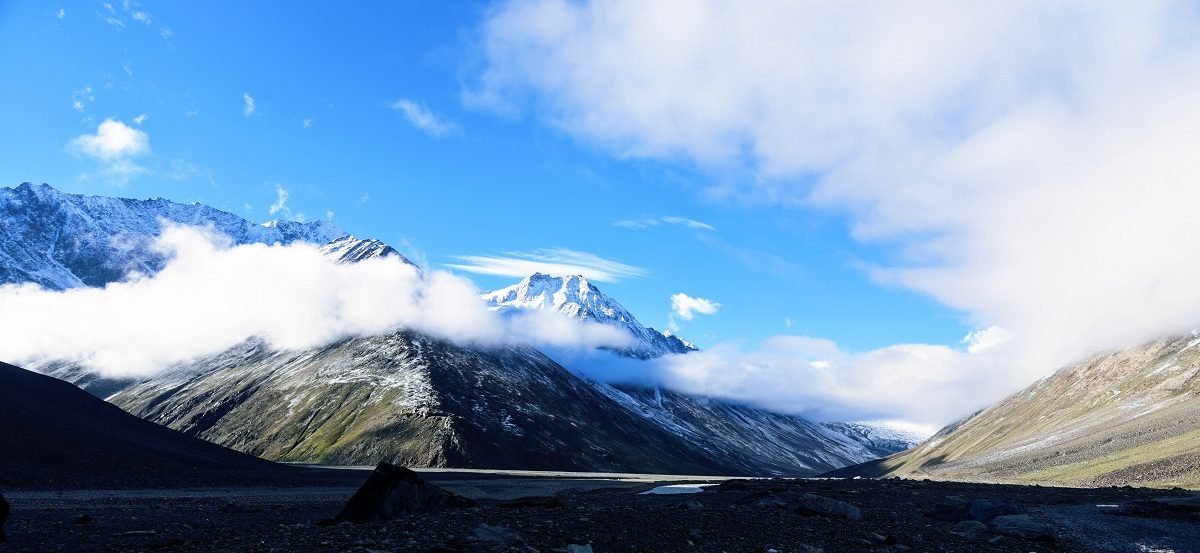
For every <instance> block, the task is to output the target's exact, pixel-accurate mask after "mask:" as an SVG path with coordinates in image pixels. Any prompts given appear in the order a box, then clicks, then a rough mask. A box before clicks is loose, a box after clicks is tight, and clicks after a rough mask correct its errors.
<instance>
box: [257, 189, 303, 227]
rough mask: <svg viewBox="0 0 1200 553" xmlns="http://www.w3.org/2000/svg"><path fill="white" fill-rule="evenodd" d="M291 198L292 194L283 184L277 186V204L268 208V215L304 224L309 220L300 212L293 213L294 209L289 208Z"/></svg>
mask: <svg viewBox="0 0 1200 553" xmlns="http://www.w3.org/2000/svg"><path fill="white" fill-rule="evenodd" d="M290 197H291V194H290V193H289V192H288V190H287V189H286V188H284V187H283V185H282V184H276V185H275V202H274V203H272V204H271V205H270V206H268V207H267V214H268V215H272V216H274V215H278V216H280V217H282V218H284V219H287V220H290V221H299V222H304V220H305V219H307V217H305V215H304V213H303V212H299V211H292V208H291V207H290V206H288V199H289V198H290Z"/></svg>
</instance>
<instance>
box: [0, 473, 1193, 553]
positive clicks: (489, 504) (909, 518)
mask: <svg viewBox="0 0 1200 553" xmlns="http://www.w3.org/2000/svg"><path fill="white" fill-rule="evenodd" d="M365 475H366V473H365V472H361V471H345V478H343V477H342V476H333V477H330V480H329V481H328V482H327V483H325V484H320V483H318V484H319V485H304V486H298V487H259V488H254V487H235V488H209V489H190V490H118V491H78V490H61V491H17V492H10V493H6V494H5V496H6V497H8V500H9V501H10V502H11V503H12V508H13V512H12V518H11V519H10V520H9V522H8V525H7V526H6V530H7V531H8V541H7V543H5V544H3V545H0V552H4V553H7V552H10V551H11V552H16V551H39V552H43V551H44V552H49V551H163V552H174V551H178V552H189V551H238V552H241V551H247V552H251V551H258V552H271V551H278V552H283V551H322V552H324V551H329V552H335V551H338V552H340V551H353V552H360V553H368V552H385V551H387V552H390V551H521V552H528V553H532V552H534V551H543V552H550V551H568V545H569V544H579V545H584V544H590V546H591V548H592V549H591V550H592V551H595V552H606V551H643V552H644V551H660V552H661V551H687V552H690V551H697V552H708V551H711V552H720V551H725V552H730V553H733V552H759V553H769V552H771V551H775V552H778V553H785V552H788V553H790V552H812V551H826V552H830V553H833V552H842V551H848V552H855V551H890V552H903V551H930V552H974V551H1004V552H1029V551H1045V552H1051V551H1054V552H1061V551H1080V552H1083V551H1088V552H1091V551H1097V552H1105V551H1109V552H1127V551H1128V552H1141V553H1147V552H1168V551H1174V552H1179V553H1185V552H1186V553H1196V552H1200V524H1197V519H1196V517H1197V516H1198V515H1197V514H1196V513H1195V512H1192V511H1182V510H1172V509H1156V508H1152V507H1153V506H1154V505H1160V506H1161V505H1166V504H1167V503H1155V502H1153V501H1151V500H1161V499H1164V498H1165V499H1166V500H1167V501H1168V502H1170V501H1176V502H1180V501H1182V502H1183V503H1185V504H1187V505H1192V504H1195V502H1196V501H1197V498H1196V496H1195V494H1194V492H1184V491H1179V490H1175V491H1167V490H1152V489H1131V488H1104V489H1069V488H1047V487H1025V486H1005V485H985V484H965V483H949V482H922V481H907V480H884V481H878V480H754V481H726V482H724V483H718V482H719V481H712V482H709V483H710V484H714V485H712V486H710V487H708V488H706V489H705V491H703V492H701V493H695V494H679V495H645V494H639V493H638V492H641V491H645V490H648V489H651V488H654V487H656V486H658V485H660V484H673V485H679V479H677V478H676V479H672V480H673V481H672V480H667V481H662V479H661V477H644V476H639V475H622V476H619V477H614V476H610V475H573V474H568V473H558V474H553V475H544V476H541V475H533V474H530V473H521V474H506V473H489V472H486V471H479V472H462V471H432V472H424V473H423V476H424V477H425V478H426V479H427V480H429V481H430V482H431V483H434V484H436V485H438V486H440V487H443V488H445V489H447V490H449V491H452V492H455V493H458V494H461V495H465V496H468V497H472V498H475V499H477V500H479V502H480V506H478V507H474V508H470V509H460V510H447V511H440V512H435V513H429V514H422V515H412V516H410V517H408V518H404V519H401V520H398V521H394V522H390V523H381V524H366V525H352V524H342V525H336V526H328V527H322V526H319V525H317V524H316V522H318V521H320V520H322V519H326V518H329V517H331V516H333V515H335V514H336V513H337V512H338V511H339V510H340V509H341V508H342V506H343V505H344V504H345V502H346V500H347V499H348V498H349V496H350V495H351V494H353V492H354V491H355V489H356V487H357V486H356V485H348V481H350V480H359V478H358V477H359V476H361V477H362V478H363V479H365ZM351 477H353V478H351ZM685 480H692V481H693V482H695V481H696V480H695V479H685ZM803 494H816V495H819V496H822V497H826V498H830V499H833V500H837V501H841V502H845V503H848V504H852V505H854V506H857V507H858V508H859V509H861V512H862V520H861V521H854V522H852V521H850V520H845V519H842V518H837V517H833V516H819V515H817V516H814V515H805V514H802V513H799V512H796V511H794V510H793V509H791V508H786V507H784V506H783V504H784V503H786V502H787V501H788V500H789V499H794V498H796V497H803ZM523 496H555V497H558V498H560V499H561V500H562V506H557V507H552V506H524V507H512V506H504V505H502V504H501V503H500V502H501V501H502V500H506V499H512V498H516V497H523ZM777 500H778V501H777ZM972 500H1015V501H1017V502H1019V503H1020V504H1021V509H1022V511H1023V513H1024V514H1025V515H1027V516H1028V517H1029V519H1031V520H1032V521H1036V522H1037V523H1048V524H1049V525H1050V526H1051V527H1052V528H1053V529H1054V531H1055V533H1056V534H1057V537H1058V539H1057V543H1048V542H1045V541H1038V540H1034V539H1026V538H1022V537H1013V536H1010V535H1000V534H997V533H995V532H993V531H986V530H984V531H982V532H980V533H976V534H974V535H971V533H970V532H963V526H962V525H960V524H959V523H956V522H947V521H942V520H937V519H934V518H929V517H926V516H924V515H923V513H925V512H927V511H930V510H933V509H935V507H936V505H938V504H962V503H964V502H969V501H972ZM1138 502H1143V503H1138ZM1145 502H1149V503H1145ZM1130 505H1143V507H1142V508H1139V509H1127V508H1125V507H1115V506H1130ZM1146 505H1149V507H1146ZM1118 512H1121V513H1123V514H1116V513H1118ZM485 524H486V525H489V526H490V527H503V528H504V529H507V530H497V529H494V528H493V529H491V530H485V531H484V532H483V534H486V536H487V537H486V538H484V539H464V537H469V536H473V535H476V538H478V535H477V532H478V531H479V529H480V528H481V525H485ZM509 531H511V534H509V533H508V532H509ZM518 537H519V541H516V539H517V538H518ZM581 550H582V551H586V550H587V549H573V550H572V551H581Z"/></svg>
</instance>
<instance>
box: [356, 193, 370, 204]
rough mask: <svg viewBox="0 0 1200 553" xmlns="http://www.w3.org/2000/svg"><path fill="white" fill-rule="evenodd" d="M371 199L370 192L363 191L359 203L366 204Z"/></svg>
mask: <svg viewBox="0 0 1200 553" xmlns="http://www.w3.org/2000/svg"><path fill="white" fill-rule="evenodd" d="M369 201H371V194H370V193H363V195H362V197H361V198H359V199H358V203H360V204H362V205H366V204H367V202H369Z"/></svg>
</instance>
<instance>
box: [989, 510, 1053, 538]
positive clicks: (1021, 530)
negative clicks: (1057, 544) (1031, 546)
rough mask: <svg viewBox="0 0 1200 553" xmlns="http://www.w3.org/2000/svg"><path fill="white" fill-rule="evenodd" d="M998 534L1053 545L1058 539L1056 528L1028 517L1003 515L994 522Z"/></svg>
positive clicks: (993, 526) (993, 525) (993, 527)
mask: <svg viewBox="0 0 1200 553" xmlns="http://www.w3.org/2000/svg"><path fill="white" fill-rule="evenodd" d="M992 530H994V531H995V532H996V533H997V534H1002V535H1005V536H1014V537H1018V538H1025V539H1029V540H1037V541H1045V542H1051V543H1053V542H1054V541H1056V539H1057V532H1055V530H1054V527H1052V526H1050V525H1049V524H1046V523H1044V522H1038V521H1036V520H1033V519H1031V518H1029V516H1028V515H1002V516H998V517H996V519H995V520H993V521H992Z"/></svg>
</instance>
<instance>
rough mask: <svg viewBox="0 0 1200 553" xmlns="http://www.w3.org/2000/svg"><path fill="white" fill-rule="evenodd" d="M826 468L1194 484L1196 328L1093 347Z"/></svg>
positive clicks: (1197, 482) (1198, 391)
mask: <svg viewBox="0 0 1200 553" xmlns="http://www.w3.org/2000/svg"><path fill="white" fill-rule="evenodd" d="M835 474H841V475H852V474H857V475H868V476H885V475H900V476H912V477H930V478H940V479H956V480H981V481H1002V482H1024V483H1046V484H1063V485H1079V486H1108V485H1125V484H1139V485H1156V486H1181V487H1197V486H1200V337H1197V336H1196V335H1194V334H1193V335H1187V336H1180V337H1175V338H1169V339H1163V340H1158V341H1155V342H1152V343H1149V344H1145V345H1142V346H1139V347H1134V348H1129V349H1125V350H1121V351H1115V352H1108V353H1102V354H1099V355H1096V356H1093V357H1091V358H1089V359H1087V360H1084V361H1082V362H1079V363H1076V364H1074V365H1070V366H1067V367H1065V368H1063V369H1061V370H1059V371H1058V372H1056V373H1055V374H1053V375H1051V376H1049V377H1046V378H1044V379H1042V380H1039V381H1038V382H1036V383H1034V384H1033V385H1032V386H1030V387H1028V388H1026V389H1024V390H1022V391H1020V392H1017V393H1015V394H1013V395H1011V396H1009V397H1008V398H1006V399H1005V400H1003V401H1001V402H999V403H997V404H995V405H992V406H991V407H988V408H987V409H984V410H982V411H980V412H978V413H976V414H974V415H972V416H970V417H967V418H966V419H964V420H962V421H959V422H957V423H955V424H952V425H950V426H947V427H946V428H944V429H942V430H941V431H939V432H938V433H937V434H935V435H934V436H933V437H932V438H930V439H929V440H927V441H926V442H925V443H923V444H921V445H920V446H918V447H917V448H915V449H913V450H910V451H908V452H906V453H902V454H899V455H896V456H893V457H890V458H887V459H883V460H879V461H875V462H872V463H869V464H866V465H863V466H858V467H851V468H848V469H845V470H843V471H838V472H837V473H835Z"/></svg>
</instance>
